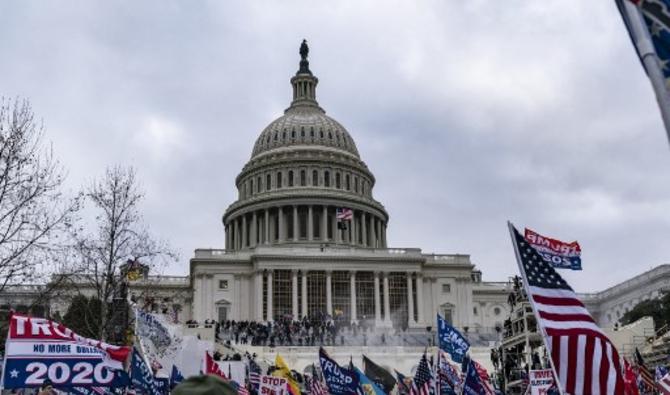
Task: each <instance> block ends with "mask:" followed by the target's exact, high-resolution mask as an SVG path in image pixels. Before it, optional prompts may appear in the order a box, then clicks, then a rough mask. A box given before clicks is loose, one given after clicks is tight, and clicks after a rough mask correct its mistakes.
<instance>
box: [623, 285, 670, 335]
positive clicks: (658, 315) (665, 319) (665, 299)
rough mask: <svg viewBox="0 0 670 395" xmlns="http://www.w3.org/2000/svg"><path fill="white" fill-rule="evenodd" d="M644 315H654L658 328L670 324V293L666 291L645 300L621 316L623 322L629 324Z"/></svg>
mask: <svg viewBox="0 0 670 395" xmlns="http://www.w3.org/2000/svg"><path fill="white" fill-rule="evenodd" d="M642 317H652V318H653V319H654V325H655V326H656V330H659V329H661V328H662V327H663V326H665V325H668V324H670V293H664V294H663V295H662V296H660V297H659V298H656V299H650V300H644V301H642V302H640V303H638V304H637V305H635V307H633V308H632V309H631V310H629V311H627V312H626V313H625V314H624V315H623V317H621V320H620V321H621V323H622V324H623V325H627V324H630V323H633V322H635V321H637V320H639V319H640V318H642Z"/></svg>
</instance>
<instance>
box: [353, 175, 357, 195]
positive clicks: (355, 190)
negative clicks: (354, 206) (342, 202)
mask: <svg viewBox="0 0 670 395" xmlns="http://www.w3.org/2000/svg"><path fill="white" fill-rule="evenodd" d="M354 192H356V193H358V177H354Z"/></svg>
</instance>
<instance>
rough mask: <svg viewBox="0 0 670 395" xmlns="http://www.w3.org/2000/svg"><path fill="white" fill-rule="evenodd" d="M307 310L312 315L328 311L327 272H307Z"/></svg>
mask: <svg viewBox="0 0 670 395" xmlns="http://www.w3.org/2000/svg"><path fill="white" fill-rule="evenodd" d="M307 310H308V315H309V316H310V317H317V316H320V315H323V314H325V313H326V272H323V271H315V270H310V271H309V272H307Z"/></svg>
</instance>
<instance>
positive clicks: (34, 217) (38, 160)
mask: <svg viewBox="0 0 670 395" xmlns="http://www.w3.org/2000/svg"><path fill="white" fill-rule="evenodd" d="M43 137H44V127H43V126H42V125H41V124H38V123H37V122H36V121H35V115H34V114H33V110H32V108H31V106H30V104H29V103H28V101H19V100H6V99H0V293H1V292H2V291H3V290H4V289H5V287H6V286H7V285H8V284H22V283H30V282H32V283H43V282H46V280H47V278H48V277H49V275H50V274H52V273H54V272H55V271H58V270H61V269H62V268H61V267H60V266H61V264H66V263H67V262H68V259H67V250H68V238H67V237H66V235H68V234H71V233H72V231H71V230H72V224H73V221H74V220H76V218H75V217H76V215H77V212H78V210H79V206H80V196H72V197H67V196H66V195H65V194H64V193H63V192H62V187H63V181H64V176H65V172H64V170H63V167H62V166H61V164H60V163H59V162H58V160H56V159H55V157H54V154H53V150H52V148H51V146H50V145H48V144H45V143H44V141H43Z"/></svg>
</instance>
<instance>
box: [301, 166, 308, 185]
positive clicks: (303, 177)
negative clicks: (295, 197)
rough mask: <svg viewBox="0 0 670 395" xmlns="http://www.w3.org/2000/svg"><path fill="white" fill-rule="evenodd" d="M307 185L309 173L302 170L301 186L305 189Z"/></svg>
mask: <svg viewBox="0 0 670 395" xmlns="http://www.w3.org/2000/svg"><path fill="white" fill-rule="evenodd" d="M305 185H307V172H306V171H304V170H300V186H301V187H304V186H305Z"/></svg>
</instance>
